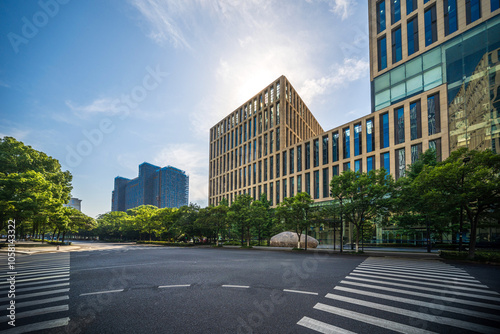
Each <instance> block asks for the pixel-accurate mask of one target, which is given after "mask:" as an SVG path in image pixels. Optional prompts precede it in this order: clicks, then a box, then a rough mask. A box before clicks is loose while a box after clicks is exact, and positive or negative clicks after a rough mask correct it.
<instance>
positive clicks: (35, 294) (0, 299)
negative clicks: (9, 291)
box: [0, 288, 69, 302]
mask: <svg viewBox="0 0 500 334" xmlns="http://www.w3.org/2000/svg"><path fill="white" fill-rule="evenodd" d="M67 292H69V288H67V289H59V290H51V291H42V292H35V293H30V294H27V295H22V294H21V295H16V299H25V298H33V297H39V296H46V295H55V294H58V293H67ZM8 300H10V298H8V297H6V298H0V302H5V301H8Z"/></svg>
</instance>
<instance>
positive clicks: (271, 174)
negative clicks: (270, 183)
mask: <svg viewBox="0 0 500 334" xmlns="http://www.w3.org/2000/svg"><path fill="white" fill-rule="evenodd" d="M273 178H274V157H270V158H269V180H272V179H273Z"/></svg>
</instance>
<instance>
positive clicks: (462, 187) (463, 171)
mask: <svg viewBox="0 0 500 334" xmlns="http://www.w3.org/2000/svg"><path fill="white" fill-rule="evenodd" d="M462 161H463V163H464V167H465V165H466V164H467V163H468V162H469V161H470V157H465V158H464V159H463V160H462ZM464 175H465V168H464V169H462V183H461V187H460V190H461V194H462V195H463V194H464ZM463 210H464V208H463V201H460V226H459V228H458V233H459V236H458V251H459V252H461V251H462V242H463V231H462V229H463V224H464V213H463Z"/></svg>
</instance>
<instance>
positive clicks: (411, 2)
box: [406, 0, 417, 14]
mask: <svg viewBox="0 0 500 334" xmlns="http://www.w3.org/2000/svg"><path fill="white" fill-rule="evenodd" d="M415 9H417V0H406V14H410V13H411V12H413V11H414V10H415Z"/></svg>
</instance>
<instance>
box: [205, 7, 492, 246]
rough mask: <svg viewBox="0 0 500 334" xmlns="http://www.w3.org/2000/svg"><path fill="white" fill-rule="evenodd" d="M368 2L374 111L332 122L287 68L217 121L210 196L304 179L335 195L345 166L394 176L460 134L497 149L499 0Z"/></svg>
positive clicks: (445, 152) (273, 191)
mask: <svg viewBox="0 0 500 334" xmlns="http://www.w3.org/2000/svg"><path fill="white" fill-rule="evenodd" d="M368 10H369V30H370V32H369V36H370V37H369V41H370V43H369V45H370V47H369V49H370V80H371V91H372V94H371V101H372V103H371V105H372V108H371V109H372V110H371V112H370V111H368V110H367V115H366V116H364V117H361V118H359V119H356V120H353V121H351V122H349V123H347V124H344V125H341V126H338V127H336V128H334V129H331V130H328V131H323V129H322V128H321V126H320V125H319V124H318V122H317V121H316V119H315V118H314V116H313V115H312V113H311V112H310V111H309V109H308V108H307V106H306V105H305V104H304V103H303V102H302V100H301V99H300V97H299V95H298V94H297V92H296V91H295V90H294V89H293V87H292V86H291V84H290V83H289V82H288V80H287V79H286V78H285V77H284V76H282V77H280V78H279V79H277V80H276V81H274V82H273V83H271V84H270V85H269V86H267V87H266V88H264V89H263V90H262V91H261V92H259V93H258V94H257V95H255V96H254V97H252V98H251V99H249V100H248V101H246V102H245V103H243V104H242V105H241V106H240V107H238V108H237V109H236V110H234V111H233V112H232V113H230V114H229V115H228V116H227V117H225V118H224V119H222V120H221V121H220V122H218V123H217V124H216V125H215V126H213V127H212V128H211V129H210V165H209V204H212V205H217V204H218V203H219V202H220V200H221V199H222V198H227V199H228V201H229V203H231V202H232V201H234V199H235V198H236V196H238V195H240V194H250V195H251V196H252V197H253V198H258V197H259V196H260V194H266V195H267V198H268V199H270V200H271V201H272V203H273V205H276V204H278V203H279V202H281V201H282V200H283V198H285V197H290V196H293V195H295V194H296V193H298V192H301V191H305V192H307V193H309V194H310V195H311V197H312V198H313V199H314V201H315V202H326V201H331V200H332V198H331V197H330V191H329V190H330V187H329V184H330V180H331V178H332V177H333V176H334V175H338V174H339V173H341V172H342V171H344V170H347V169H351V170H354V171H363V172H367V171H370V170H372V169H379V168H381V167H384V168H385V169H386V170H387V171H389V172H390V173H391V174H392V175H393V176H394V178H395V179H397V178H399V177H401V176H403V175H404V174H405V168H406V166H407V165H409V164H412V163H413V162H414V161H415V160H416V159H418V157H419V155H420V154H421V153H422V152H423V151H425V150H427V149H429V148H433V149H435V150H436V152H437V155H438V159H440V160H441V159H446V158H447V157H448V156H449V154H450V151H452V150H455V149H457V148H458V147H463V146H466V147H469V148H470V149H479V150H482V149H491V150H493V151H495V152H498V150H499V147H500V141H499V140H500V125H499V119H500V101H499V99H500V73H499V71H500V15H499V14H500V9H499V0H441V1H438V0H390V1H389V0H369V1H368ZM348 233H349V234H351V232H350V231H349V232H348ZM380 233H382V232H380ZM380 237H381V238H383V236H381V235H380ZM319 238H320V239H321V238H323V237H322V236H319Z"/></svg>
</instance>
